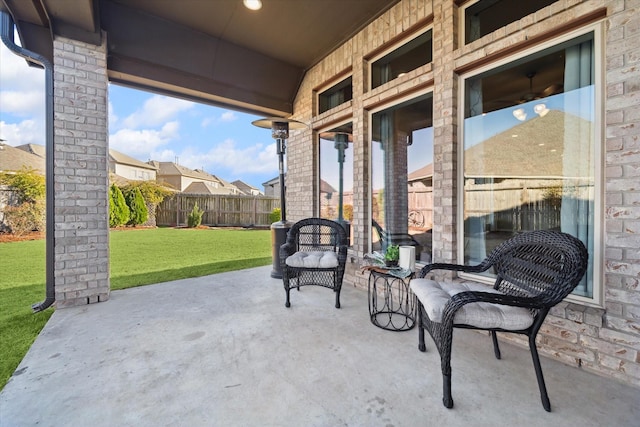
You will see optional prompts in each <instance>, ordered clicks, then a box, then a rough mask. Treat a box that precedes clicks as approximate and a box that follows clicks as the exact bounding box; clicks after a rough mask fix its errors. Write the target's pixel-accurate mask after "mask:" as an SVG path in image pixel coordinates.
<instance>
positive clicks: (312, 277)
mask: <svg viewBox="0 0 640 427" xmlns="http://www.w3.org/2000/svg"><path fill="white" fill-rule="evenodd" d="M346 262H347V233H346V231H345V229H344V227H343V226H342V225H340V224H339V223H337V222H335V221H331V220H328V219H323V218H307V219H303V220H301V221H298V222H296V223H295V224H294V225H293V226H292V227H291V229H290V230H289V233H288V234H287V241H286V243H285V244H284V245H282V246H280V266H281V268H282V280H283V281H284V290H285V292H286V294H287V299H286V302H285V306H286V307H290V306H291V303H290V300H289V291H290V290H291V289H292V288H297V289H298V290H300V287H301V286H308V285H315V286H323V287H325V288H330V289H333V291H334V292H335V295H336V308H340V289H341V288H342V278H343V277H344V268H345V264H346Z"/></svg>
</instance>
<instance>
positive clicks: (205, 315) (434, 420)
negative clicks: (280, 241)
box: [0, 266, 640, 427]
mask: <svg viewBox="0 0 640 427" xmlns="http://www.w3.org/2000/svg"><path fill="white" fill-rule="evenodd" d="M270 270H271V267H270V266H269V267H260V268H254V269H249V270H243V271H237V272H230V273H223V274H217V275H213V276H206V277H200V278H196V279H189V280H180V281H175V282H167V283H161V284H156V285H151V286H144V287H139V288H133V289H127V290H123V291H114V292H112V294H111V299H110V300H109V301H108V302H105V303H100V304H96V305H91V306H82V307H77V308H68V309H63V310H58V311H56V312H55V313H54V314H53V316H52V317H51V319H50V320H49V322H48V324H47V325H46V327H45V328H44V329H43V331H42V333H41V334H40V336H39V337H38V338H37V340H36V342H35V343H34V345H33V346H32V347H31V350H30V351H29V352H28V354H27V355H26V357H25V358H24V360H23V361H22V363H21V364H20V366H19V367H18V369H17V371H16V373H15V374H14V376H13V377H12V379H11V380H10V381H9V383H8V384H7V385H6V387H5V388H4V390H3V391H2V392H1V393H0V425H1V426H3V427H4V426H10V427H19V426H35V425H37V426H92V427H98V426H296V427H298V426H396V427H402V426H441V425H446V426H507V425H509V426H515V425H527V426H548V425H566V426H581V427H586V426H638V425H639V424H638V423H639V421H638V420H640V390H638V389H635V388H632V387H629V386H625V385H622V384H619V383H617V382H615V381H611V380H607V379H604V378H601V377H598V376H596V375H593V374H591V373H588V372H585V371H582V370H580V369H577V368H572V367H568V366H566V365H563V364H561V363H559V362H556V361H553V360H550V359H547V358H543V359H542V367H543V370H544V374H545V378H546V381H547V388H548V391H549V395H550V398H551V405H552V412H551V413H547V412H545V411H544V409H543V408H542V405H541V403H540V397H539V393H538V387H537V384H536V380H535V374H534V370H533V366H532V363H531V357H530V355H529V352H528V350H526V349H521V348H517V347H514V346H512V345H508V344H503V345H502V355H503V358H502V360H496V359H495V358H494V356H493V349H492V346H491V340H490V339H489V338H488V337H487V336H483V335H480V334H478V333H474V332H471V331H456V333H455V334H454V357H453V361H452V367H453V386H452V387H453V398H454V401H455V406H454V408H453V409H446V408H444V407H443V405H442V402H441V397H442V395H441V391H442V381H441V375H440V362H439V357H438V354H437V352H436V350H435V348H434V346H433V342H432V341H431V340H430V339H428V340H427V346H428V348H427V353H420V352H419V351H418V349H417V341H418V337H417V334H418V333H417V329H415V328H414V329H413V330H411V331H408V332H390V331H385V330H382V329H379V328H377V327H375V326H373V325H372V324H371V323H370V321H369V317H368V308H367V307H368V305H367V293H366V292H365V291H363V290H361V289H356V288H354V287H352V286H350V285H348V284H345V286H344V288H343V292H342V308H341V309H339V310H338V309H335V308H334V307H333V304H334V296H333V294H332V293H331V292H330V291H329V290H327V289H324V288H317V287H307V288H303V290H302V291H301V292H296V291H293V292H292V297H291V298H292V299H291V304H292V305H291V308H289V309H287V308H285V306H284V290H283V288H282V282H281V281H280V280H277V279H272V278H270V277H269V273H270Z"/></svg>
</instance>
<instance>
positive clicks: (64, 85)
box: [53, 37, 109, 308]
mask: <svg viewBox="0 0 640 427" xmlns="http://www.w3.org/2000/svg"><path fill="white" fill-rule="evenodd" d="M53 55H54V111H55V119H54V133H55V136H54V151H55V157H54V162H55V169H54V182H55V266H54V275H55V298H56V306H57V307H58V308H60V307H70V306H76V305H83V304H90V303H94V302H100V301H106V300H107V299H109V205H108V199H107V196H108V189H109V175H108V171H107V165H108V162H107V155H108V150H109V147H108V116H107V114H108V113H107V111H108V108H107V90H108V89H107V73H106V68H107V60H106V41H103V45H102V46H94V45H90V44H86V43H82V42H79V41H75V40H71V39H66V38H64V37H57V38H56V39H55V40H54V43H53Z"/></svg>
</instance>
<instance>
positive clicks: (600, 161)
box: [456, 3, 605, 308]
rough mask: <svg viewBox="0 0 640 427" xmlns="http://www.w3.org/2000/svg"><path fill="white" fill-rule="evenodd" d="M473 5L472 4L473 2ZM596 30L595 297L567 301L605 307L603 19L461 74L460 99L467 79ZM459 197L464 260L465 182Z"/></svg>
mask: <svg viewBox="0 0 640 427" xmlns="http://www.w3.org/2000/svg"><path fill="white" fill-rule="evenodd" d="M469 4H472V3H469ZM588 33H593V44H594V52H595V54H594V68H595V76H594V82H595V91H594V95H595V100H594V102H595V117H596V120H595V131H594V138H595V141H594V145H595V147H594V151H595V152H594V156H595V159H596V161H595V162H594V164H595V170H594V174H595V175H594V181H595V199H594V209H595V212H594V223H593V233H594V245H593V250H594V253H593V254H591V255H592V256H593V297H591V298H589V297H584V296H580V295H574V294H570V295H569V296H568V297H567V301H570V302H575V303H579V304H582V305H587V306H593V307H599V308H603V307H604V295H603V292H604V268H603V263H604V261H603V259H604V258H603V256H604V237H603V236H604V223H603V221H604V212H603V210H604V209H603V206H604V201H605V196H604V190H605V185H604V173H603V171H604V160H605V159H604V154H605V153H604V149H603V147H604V142H605V135H604V127H605V123H604V122H605V116H604V91H605V79H604V28H603V24H602V23H601V22H598V23H595V24H591V25H588V26H585V27H581V28H579V29H576V30H574V31H571V32H569V33H567V34H563V35H562V36H558V37H555V38H553V39H551V40H548V41H546V42H544V43H541V44H539V45H536V46H533V47H531V48H528V49H525V50H523V51H521V52H518V53H515V54H513V55H509V56H507V57H504V58H500V59H498V60H496V61H495V62H491V63H490V64H487V65H484V66H482V67H479V68H477V69H474V70H472V71H469V72H467V73H463V74H461V75H460V84H459V85H458V100H459V102H460V104H459V105H464V100H465V84H464V82H465V80H466V79H468V78H470V77H474V76H476V75H478V74H481V73H484V72H486V71H489V70H492V69H494V68H497V67H500V66H503V65H505V64H509V63H511V62H513V61H516V60H519V59H522V58H525V57H527V56H530V55H533V54H535V53H537V52H540V51H543V50H545V49H549V48H552V47H554V46H556V45H558V44H561V43H564V42H567V41H569V40H571V39H574V38H576V37H579V36H582V35H585V34H588ZM464 120H465V118H464V108H458V123H460V125H459V126H458V141H459V145H458V147H459V148H458V153H457V159H458V165H459V167H458V173H457V176H458V182H459V183H463V182H464V147H463V141H464ZM457 197H458V200H459V201H460V202H459V203H458V209H457V217H458V220H457V224H456V229H457V244H458V245H457V246H458V250H457V257H458V259H459V260H462V259H464V224H463V222H462V221H461V218H464V185H462V184H460V185H458V189H457ZM459 276H460V277H463V278H467V279H472V280H474V281H478V282H483V283H487V284H493V283H494V282H495V280H493V279H491V278H488V277H485V276H480V275H475V274H469V273H460V274H459Z"/></svg>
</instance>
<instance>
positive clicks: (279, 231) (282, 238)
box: [271, 221, 292, 279]
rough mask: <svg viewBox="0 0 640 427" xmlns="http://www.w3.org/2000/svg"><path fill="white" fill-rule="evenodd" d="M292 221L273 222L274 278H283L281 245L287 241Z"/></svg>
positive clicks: (272, 273) (272, 255)
mask: <svg viewBox="0 0 640 427" xmlns="http://www.w3.org/2000/svg"><path fill="white" fill-rule="evenodd" d="M291 225H292V223H290V222H287V221H278V222H274V223H273V224H271V243H272V244H273V247H272V251H271V257H272V261H273V270H271V277H273V278H274V279H282V267H281V266H280V246H282V245H284V244H285V243H286V242H287V233H288V232H289V230H290V229H291Z"/></svg>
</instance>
